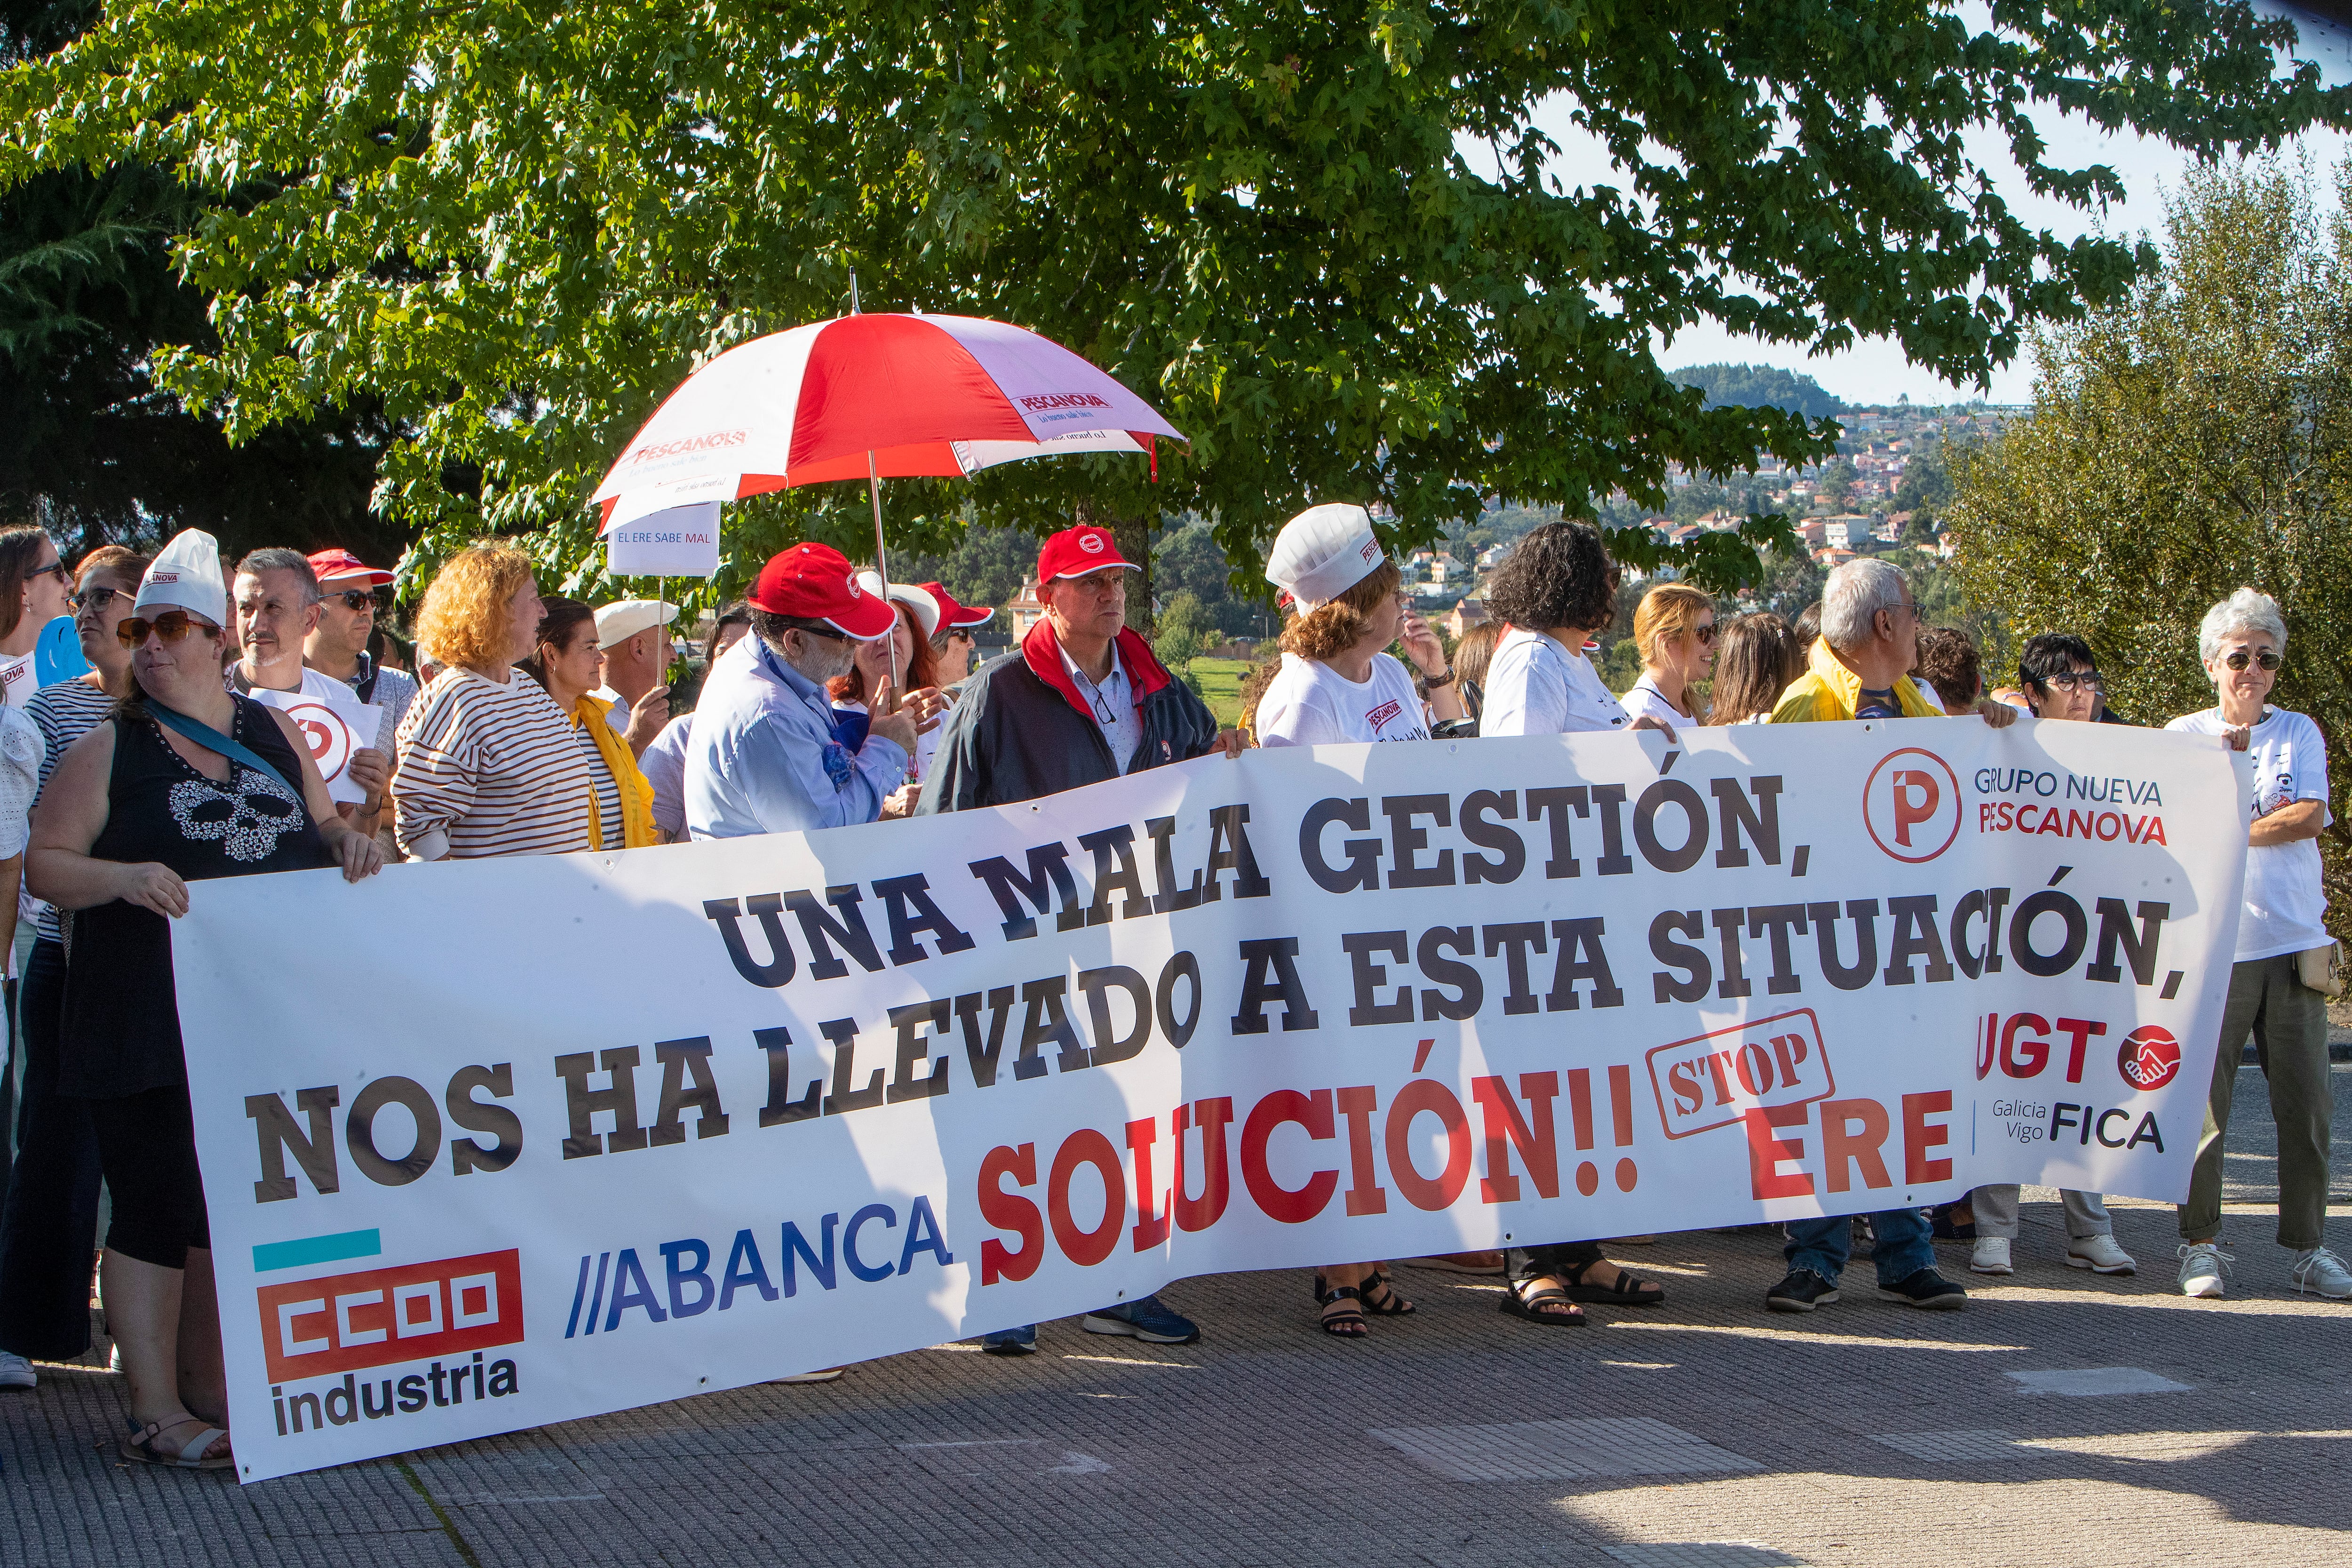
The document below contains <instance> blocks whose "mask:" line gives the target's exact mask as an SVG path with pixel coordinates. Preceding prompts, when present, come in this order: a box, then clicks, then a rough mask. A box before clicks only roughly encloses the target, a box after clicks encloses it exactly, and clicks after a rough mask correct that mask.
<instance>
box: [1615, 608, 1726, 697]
mask: <svg viewBox="0 0 2352 1568" xmlns="http://www.w3.org/2000/svg"><path fill="white" fill-rule="evenodd" d="M1633 646H1634V647H1638V648H1640V649H1641V650H1642V679H1639V680H1636V681H1635V682H1633V689H1632V690H1630V691H1628V692H1626V693H1625V696H1624V699H1623V700H1624V705H1625V711H1626V712H1628V713H1630V714H1632V715H1633V717H1635V718H1637V719H1638V718H1642V717H1643V716H1645V715H1646V716H1647V717H1649V718H1652V719H1655V720H1656V721H1658V722H1660V723H1661V724H1664V725H1667V726H1669V727H1671V726H1673V725H1676V724H1698V723H1704V722H1706V715H1705V714H1703V713H1702V712H1700V711H1699V709H1698V705H1697V700H1696V699H1695V698H1694V697H1693V696H1692V695H1691V688H1692V687H1693V686H1696V684H1698V682H1700V681H1702V680H1705V679H1707V677H1708V676H1709V675H1710V674H1711V673H1713V671H1714V668H1715V601H1714V600H1713V599H1711V598H1709V597H1708V596H1707V595H1706V594H1705V593H1703V592H1702V591H1700V590H1699V589H1696V588H1694V587H1692V586H1691V585H1690V584H1687V583H1661V584H1658V585H1657V586H1656V587H1654V588H1653V589H1651V590H1650V591H1649V592H1648V593H1646V594H1644V595H1642V605H1641V607H1640V608H1639V609H1637V610H1635V611H1634V612H1633Z"/></svg>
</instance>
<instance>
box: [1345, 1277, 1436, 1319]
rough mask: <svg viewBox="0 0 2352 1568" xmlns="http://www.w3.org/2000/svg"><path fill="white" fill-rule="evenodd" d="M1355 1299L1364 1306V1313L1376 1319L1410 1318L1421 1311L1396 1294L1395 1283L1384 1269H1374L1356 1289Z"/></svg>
mask: <svg viewBox="0 0 2352 1568" xmlns="http://www.w3.org/2000/svg"><path fill="white" fill-rule="evenodd" d="M1356 1299H1357V1300H1360V1301H1361V1302H1362V1303H1363V1304H1364V1310H1365V1311H1367V1312H1369V1313H1370V1314H1371V1315H1372V1316H1373V1317H1376V1318H1410V1317H1412V1315H1413V1314H1414V1313H1415V1312H1418V1311H1420V1310H1421V1309H1420V1308H1419V1307H1416V1306H1414V1305H1413V1304H1412V1302H1411V1301H1408V1300H1405V1299H1404V1298H1403V1297H1402V1296H1400V1295H1398V1294H1397V1293H1396V1289H1395V1282H1394V1281H1392V1280H1391V1279H1390V1278H1389V1275H1388V1270H1387V1269H1385V1268H1378V1269H1374V1270H1373V1271H1372V1273H1371V1274H1370V1276H1368V1277H1367V1278H1366V1279H1365V1280H1364V1282H1363V1284H1361V1285H1360V1286H1359V1287H1357V1289H1356Z"/></svg>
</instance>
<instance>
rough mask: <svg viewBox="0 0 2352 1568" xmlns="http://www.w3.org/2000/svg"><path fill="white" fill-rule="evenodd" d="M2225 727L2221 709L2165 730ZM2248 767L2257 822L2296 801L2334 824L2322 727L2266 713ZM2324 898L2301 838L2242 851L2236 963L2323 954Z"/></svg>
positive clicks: (2249, 748)
mask: <svg viewBox="0 0 2352 1568" xmlns="http://www.w3.org/2000/svg"><path fill="white" fill-rule="evenodd" d="M2227 727H2228V726H2227V725H2225V724H2224V723H2223V722H2222V720H2221V710H2220V709H2218V708H2208V709H2206V710H2204V711H2203V712H2202V713H2184V714H2182V715H2181V716H2180V717H2179V718H2178V719H2175V720H2174V721H2172V722H2171V723H2169V724H2167V725H2166V726H2165V728H2166V729H2168V730H2186V731H2189V732H2190V733H2192V734H2198V735H2218V734H2220V733H2221V731H2223V730H2224V729H2226V728H2227ZM2246 758H2247V761H2249V762H2250V763H2252V764H2253V768H2252V772H2253V792H2254V816H2256V817H2257V818H2260V817H2263V816H2268V815H2269V814H2270V813H2272V812H2273V811H2276V810H2277V809H2278V808H2279V807H2281V806H2283V805H2294V803H2295V802H2296V801H2299V800H2315V801H2318V802H2319V803H2320V807H2319V812H2320V826H2322V827H2325V826H2327V825H2328V823H2330V822H2331V821H2333V820H2334V817H2333V816H2331V815H2330V814H2329V812H2328V810H2327V748H2326V742H2323V741H2321V740H2320V738H2319V726H2318V725H2316V724H2315V723H2313V722H2312V721H2310V720H2309V719H2306V718H2305V717H2304V716H2303V715H2302V714H2300V713H2290V712H2288V711H2287V710H2285V709H2284V708H2270V709H2265V710H2263V720H2262V722H2261V723H2259V724H2256V725H2255V726H2254V729H2253V735H2252V739H2251V740H2249V741H2248V742H2247V745H2246ZM2326 913H2327V894H2326V889H2324V888H2322V887H2321V885H2320V880H2319V842H2318V840H2316V839H2314V838H2298V839H2296V840H2295V841H2294V843H2292V844H2268V845H2263V846H2262V847H2259V848H2249V849H2248V850H2247V851H2246V908H2245V912H2244V913H2243V914H2242V915H2240V916H2239V917H2238V958H2237V961H2238V962H2239V963H2249V962H2251V961H2252V960H2254V959H2257V958H2276V957H2277V956H2278V955H2279V954H2281V953H2283V952H2307V951H2309V950H2310V949H2312V948H2315V947H2326V945H2327V943H2328V942H2329V940H2330V938H2329V937H2328V934H2327V928H2326V925H2325V924H2324V923H2323V921H2324V918H2325V917H2326Z"/></svg>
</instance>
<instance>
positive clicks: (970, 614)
mask: <svg viewBox="0 0 2352 1568" xmlns="http://www.w3.org/2000/svg"><path fill="white" fill-rule="evenodd" d="M923 592H924V593H926V594H929V595H930V596H931V603H933V604H935V605H938V606H939V607H940V626H945V627H949V628H950V629H957V628H961V627H964V626H978V625H980V624H981V623H982V621H985V620H987V619H989V618H990V617H991V616H994V615H995V614H996V612H995V611H994V610H992V609H991V608H990V607H989V606H988V605H959V604H957V603H956V596H955V595H953V594H950V593H949V592H948V591H947V589H945V588H944V587H942V586H940V584H937V583H926V584H923Z"/></svg>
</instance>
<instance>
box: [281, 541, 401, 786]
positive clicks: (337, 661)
mask: <svg viewBox="0 0 2352 1568" xmlns="http://www.w3.org/2000/svg"><path fill="white" fill-rule="evenodd" d="M310 574H311V575H312V576H314V577H316V578H318V580H319V624H318V625H316V626H312V627H311V628H310V635H309V636H307V637H304V638H303V639H302V662H303V663H304V664H307V665H309V666H310V668H312V669H315V670H317V671H318V672H319V673H320V674H321V675H325V676H331V677H332V678H333V679H337V680H340V681H341V682H342V683H343V684H344V685H345V686H348V687H350V688H351V689H352V690H354V691H356V692H358V693H359V699H360V700H361V701H362V702H373V703H374V704H375V705H376V706H377V707H379V708H381V709H383V731H382V732H381V734H379V736H378V737H377V740H376V745H377V746H378V748H380V749H381V750H383V751H384V752H390V751H391V750H392V738H393V737H394V735H396V734H398V733H399V732H400V721H401V720H402V719H404V718H405V717H406V716H407V713H408V705H409V704H410V703H412V702H414V701H415V700H416V680H415V677H414V676H409V675H404V674H402V673H401V672H400V671H399V670H396V669H384V668H381V667H379V666H378V665H377V664H376V661H375V657H374V656H373V654H371V653H369V652H368V639H369V638H370V637H373V636H374V635H375V613H376V611H377V609H378V608H379V607H380V606H379V605H378V603H377V600H376V595H377V594H378V593H379V592H380V591H381V590H382V589H383V586H384V584H387V583H389V582H391V581H392V574H391V573H389V572H387V571H385V570H384V569H383V567H381V566H370V565H369V564H367V563H365V562H363V561H362V560H361V559H360V558H359V557H358V556H356V555H354V554H352V552H350V551H348V550H343V549H334V550H321V551H320V552H317V553H316V554H314V555H312V556H311V557H310Z"/></svg>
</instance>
